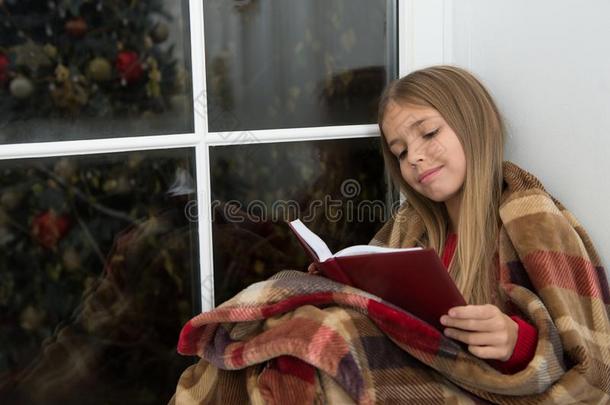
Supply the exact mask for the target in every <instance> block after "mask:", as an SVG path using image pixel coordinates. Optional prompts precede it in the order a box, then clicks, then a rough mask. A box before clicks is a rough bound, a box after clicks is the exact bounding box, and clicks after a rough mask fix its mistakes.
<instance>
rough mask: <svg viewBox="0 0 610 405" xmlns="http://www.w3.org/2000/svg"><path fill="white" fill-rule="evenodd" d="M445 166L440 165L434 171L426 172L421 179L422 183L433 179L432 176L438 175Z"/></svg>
mask: <svg viewBox="0 0 610 405" xmlns="http://www.w3.org/2000/svg"><path fill="white" fill-rule="evenodd" d="M442 168H443V167H442V166H441V167H438V168H436V169H433V170H432V171H430V172H429V173H427V174H425V175H424V176H423V177H422V178H420V179H419V182H420V183H422V184H423V183H427V182H429V181H431V180H432V178H434V177H436V175H437V174H438V172H439V171H440V170H441V169H442Z"/></svg>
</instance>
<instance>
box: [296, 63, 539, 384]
mask: <svg viewBox="0 0 610 405" xmlns="http://www.w3.org/2000/svg"><path fill="white" fill-rule="evenodd" d="M379 128H380V132H381V135H382V136H381V148H382V151H383V156H384V160H385V164H386V168H387V170H388V171H389V173H390V175H391V177H392V179H393V182H394V184H395V185H396V187H398V188H399V189H400V190H401V191H402V192H403V194H405V195H406V200H407V201H408V203H409V205H410V206H412V207H413V210H414V212H416V213H417V214H418V215H419V216H420V217H421V220H422V221H423V224H424V228H425V231H426V232H424V235H425V238H426V239H425V240H419V241H417V242H418V243H417V245H420V246H424V247H433V248H434V249H435V250H436V251H437V252H439V255H440V256H441V257H442V260H443V263H444V264H445V266H446V267H447V268H448V270H449V271H450V272H451V274H452V276H453V278H454V279H455V281H456V283H457V285H458V287H459V288H460V290H461V291H462V293H463V295H464V297H465V298H466V300H467V301H468V302H470V303H471V305H468V306H465V307H459V308H453V309H452V310H450V311H449V313H448V314H447V315H445V316H443V317H442V318H441V319H440V322H441V324H443V325H445V326H446V327H447V328H446V329H445V330H444V333H445V335H446V336H449V337H451V338H453V339H455V340H458V341H461V342H463V343H466V344H467V345H468V350H469V351H470V352H471V353H472V354H474V355H475V356H477V357H480V358H482V359H488V360H492V361H491V364H492V365H494V366H495V367H496V368H498V369H499V370H501V371H503V372H505V373H511V374H512V373H515V372H517V371H520V370H522V369H523V368H525V366H526V365H527V364H528V363H529V362H530V360H531V359H532V358H533V356H534V353H535V350H536V345H537V330H536V328H535V327H534V326H533V325H532V324H531V323H529V322H527V321H525V320H524V319H523V318H522V317H520V316H518V315H516V314H515V313H514V312H516V308H512V307H511V304H510V302H506V301H505V300H506V298H504V299H502V298H501V290H500V285H499V280H498V276H499V275H498V274H494V272H497V270H498V269H497V267H495V266H496V264H497V261H498V254H497V250H498V236H499V231H500V227H501V220H500V215H499V206H500V199H501V195H502V192H503V191H504V186H505V185H506V184H505V182H504V180H503V161H502V157H503V154H504V139H505V132H504V126H503V123H502V119H501V116H500V114H499V112H498V109H497V108H496V106H495V104H494V102H493V100H492V99H491V97H490V95H489V93H488V92H487V91H486V89H485V88H484V87H483V86H482V84H481V83H480V82H479V81H478V80H477V79H476V78H475V77H474V76H473V75H471V74H470V73H468V72H467V71H465V70H463V69H460V68H458V67H453V66H435V67H430V68H427V69H422V70H420V71H416V72H413V73H411V74H410V75H408V76H406V77H404V78H402V79H400V80H397V81H395V82H393V83H392V84H391V85H389V86H388V87H387V88H386V90H385V92H384V93H383V95H382V97H381V100H380V103H379ZM506 165H507V166H508V165H509V163H506ZM510 165H511V166H514V165H513V164H510ZM515 168H516V167H515ZM461 218H463V220H462V221H460V219H461ZM389 225H390V224H386V225H385V227H384V229H382V230H381V231H380V232H379V233H378V234H377V235H376V237H375V238H373V240H372V241H371V243H372V244H377V245H383V244H384V243H380V241H379V239H380V237H381V236H380V235H382V234H384V233H385V234H387V232H388V229H389ZM392 225H393V223H392ZM458 233H459V235H461V238H460V242H459V243H458V241H457V235H458ZM482 235H485V236H482ZM385 244H386V245H387V243H385ZM308 272H309V273H311V274H317V270H316V268H315V266H314V265H313V263H312V264H311V265H310V266H309V268H308ZM510 312H513V313H512V314H511V315H510V316H509V315H508V313H510ZM494 360H495V361H494Z"/></svg>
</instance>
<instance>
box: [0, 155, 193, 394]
mask: <svg viewBox="0 0 610 405" xmlns="http://www.w3.org/2000/svg"><path fill="white" fill-rule="evenodd" d="M0 173H1V176H0V269H1V271H0V319H1V321H0V322H1V325H2V327H1V328H0V348H1V349H0V403H3V404H6V403H20V404H49V403H52V404H56V403H57V404H59V403H61V404H81V403H87V404H114V403H125V401H127V402H129V403H130V404H149V403H167V401H168V400H169V399H170V397H171V395H172V394H173V391H174V389H175V386H176V382H177V380H178V377H179V375H180V373H181V372H182V371H183V370H184V369H185V368H186V367H187V366H188V365H189V364H190V361H191V360H190V359H188V358H184V357H182V356H179V355H178V354H177V353H176V342H177V339H178V335H179V333H180V329H181V327H182V325H183V324H184V323H185V322H186V321H187V320H188V319H190V317H191V316H192V315H193V314H194V313H197V312H198V310H199V309H200V292H199V285H200V283H199V280H198V277H199V270H198V268H199V264H198V253H197V252H198V249H197V224H196V222H193V221H191V220H190V219H189V217H188V215H187V214H188V213H189V210H188V207H189V202H188V201H189V199H190V198H194V196H195V190H194V184H195V181H194V175H193V173H194V150H193V149H191V148H189V149H176V150H170V151H152V152H137V153H121V154H112V155H93V156H78V157H62V158H45V159H28V160H21V161H3V162H0ZM185 207H187V209H186V210H185Z"/></svg>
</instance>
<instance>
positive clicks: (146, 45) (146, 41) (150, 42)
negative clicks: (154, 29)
mask: <svg viewBox="0 0 610 405" xmlns="http://www.w3.org/2000/svg"><path fill="white" fill-rule="evenodd" d="M154 45H155V43H154V42H153V40H152V38H151V37H150V35H147V36H145V37H144V48H146V49H150V48H152V47H153V46H154Z"/></svg>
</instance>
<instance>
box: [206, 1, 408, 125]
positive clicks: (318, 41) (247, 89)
mask: <svg viewBox="0 0 610 405" xmlns="http://www.w3.org/2000/svg"><path fill="white" fill-rule="evenodd" d="M395 3H396V2H394V1H390V0H307V1H302V0H282V1H273V0H249V1H240V2H234V1H226V0H206V1H204V3H203V5H204V19H205V51H206V76H207V89H208V91H207V107H208V125H209V129H210V131H214V132H216V131H234V130H243V129H250V130H252V129H274V128H295V127H317V126H327V125H349V124H365V123H373V122H374V121H375V117H376V106H377V98H378V96H379V95H380V94H381V91H382V89H383V87H384V85H385V84H386V82H387V81H388V80H390V79H392V78H394V77H395V75H396V72H395V66H396V58H395V50H394V49H395V45H396V43H395V42H396V41H395V36H396V33H395V29H394V24H393V21H394V14H395V12H394V7H395Z"/></svg>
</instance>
